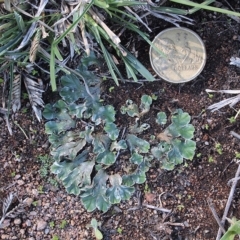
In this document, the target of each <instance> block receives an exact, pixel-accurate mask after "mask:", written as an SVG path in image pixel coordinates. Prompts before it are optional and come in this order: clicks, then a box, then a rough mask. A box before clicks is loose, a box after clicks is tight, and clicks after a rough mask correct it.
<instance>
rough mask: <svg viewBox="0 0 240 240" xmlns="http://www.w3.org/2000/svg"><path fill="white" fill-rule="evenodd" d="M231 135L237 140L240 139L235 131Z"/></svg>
mask: <svg viewBox="0 0 240 240" xmlns="http://www.w3.org/2000/svg"><path fill="white" fill-rule="evenodd" d="M230 134H231V135H233V136H234V137H235V138H237V139H240V135H239V134H237V133H235V132H234V131H231V132H230Z"/></svg>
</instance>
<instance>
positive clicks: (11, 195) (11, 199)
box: [2, 193, 15, 216]
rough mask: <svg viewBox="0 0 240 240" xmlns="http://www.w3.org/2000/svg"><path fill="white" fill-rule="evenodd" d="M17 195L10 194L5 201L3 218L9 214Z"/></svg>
mask: <svg viewBox="0 0 240 240" xmlns="http://www.w3.org/2000/svg"><path fill="white" fill-rule="evenodd" d="M14 197H15V195H14V194H13V193H10V194H9V195H8V197H7V198H6V199H5V200H4V201H3V208H2V213H3V216H5V215H6V214H7V211H8V209H9V207H10V205H11V203H12V201H13V199H14Z"/></svg>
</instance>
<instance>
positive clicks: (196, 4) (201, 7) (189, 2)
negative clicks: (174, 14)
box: [170, 0, 240, 17]
mask: <svg viewBox="0 0 240 240" xmlns="http://www.w3.org/2000/svg"><path fill="white" fill-rule="evenodd" d="M170 1H171V2H175V3H180V4H184V5H188V6H192V7H196V8H200V9H205V10H209V11H214V12H219V13H223V14H229V15H234V16H237V17H240V13H238V12H233V11H230V10H226V9H221V8H217V7H211V6H207V5H206V4H199V3H194V2H191V1H188V0H170Z"/></svg>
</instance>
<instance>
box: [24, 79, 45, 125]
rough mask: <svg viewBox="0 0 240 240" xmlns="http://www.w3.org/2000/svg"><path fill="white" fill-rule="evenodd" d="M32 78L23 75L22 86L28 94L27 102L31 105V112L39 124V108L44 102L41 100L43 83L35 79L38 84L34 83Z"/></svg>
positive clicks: (40, 116) (40, 115) (40, 113)
mask: <svg viewBox="0 0 240 240" xmlns="http://www.w3.org/2000/svg"><path fill="white" fill-rule="evenodd" d="M33 79H35V78H34V77H33V76H31V78H30V77H29V76H27V75H24V84H25V87H26V89H27V92H28V96H29V100H30V103H31V105H32V108H33V111H34V112H35V115H36V117H37V119H38V121H39V122H40V121H41V119H42V111H41V109H40V107H44V102H43V100H42V93H43V92H44V90H43V83H42V80H41V79H37V80H38V82H36V81H34V80H33Z"/></svg>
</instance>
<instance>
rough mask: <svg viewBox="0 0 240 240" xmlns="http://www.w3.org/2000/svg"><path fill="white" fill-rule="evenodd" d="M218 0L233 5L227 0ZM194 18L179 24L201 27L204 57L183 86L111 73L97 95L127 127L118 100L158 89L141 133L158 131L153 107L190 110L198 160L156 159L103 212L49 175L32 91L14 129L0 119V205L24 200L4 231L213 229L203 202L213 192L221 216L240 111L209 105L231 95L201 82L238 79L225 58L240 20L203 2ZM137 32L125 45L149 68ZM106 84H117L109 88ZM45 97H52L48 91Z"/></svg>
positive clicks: (209, 233) (113, 235) (235, 212)
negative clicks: (118, 78) (168, 162)
mask: <svg viewBox="0 0 240 240" xmlns="http://www.w3.org/2000/svg"><path fill="white" fill-rule="evenodd" d="M221 2H222V3H223V4H224V6H226V7H229V6H228V5H226V3H227V1H221ZM232 2H233V1H232ZM236 2H238V1H236ZM232 7H233V9H234V10H235V11H239V10H240V4H239V3H235V5H232ZM191 17H192V18H193V19H194V20H195V25H193V26H184V25H182V26H184V27H188V28H190V29H192V30H193V31H195V32H197V33H198V35H199V36H200V37H201V38H202V39H203V41H204V43H205V45H206V51H207V63H206V66H205V68H204V70H203V72H202V73H201V75H200V76H198V77H197V78H196V79H194V80H193V81H191V82H189V83H185V84H181V85H173V84H172V85H171V84H169V83H167V82H165V81H163V80H160V79H159V80H157V81H155V82H152V83H149V82H145V81H142V82H141V81H140V82H139V83H131V82H128V81H126V82H125V83H121V84H120V86H119V87H117V86H114V83H113V82H111V81H107V82H106V81H105V82H104V83H103V85H102V90H103V91H102V99H104V100H105V102H106V104H112V105H113V106H114V107H115V109H116V110H117V111H118V112H117V124H118V125H123V126H124V125H128V124H129V122H128V121H129V120H128V119H129V118H126V116H125V115H122V114H121V113H120V112H119V109H120V107H121V106H122V105H124V104H125V102H126V100H127V99H131V100H133V101H134V102H136V103H139V102H140V99H141V96H142V95H143V94H148V95H153V94H155V95H156V96H157V97H158V98H157V100H155V101H154V102H153V105H152V107H151V110H150V116H152V118H151V117H150V118H149V119H145V122H146V123H149V124H150V125H151V129H150V130H148V131H146V133H144V134H145V135H146V136H150V135H152V134H157V133H159V132H160V131H161V129H158V128H159V127H158V126H155V124H154V121H153V120H152V119H153V118H155V116H156V114H157V112H159V111H165V112H166V113H167V114H169V113H170V112H171V111H174V110H175V109H177V108H181V109H183V110H184V111H186V112H188V113H189V114H190V115H191V117H192V121H191V123H192V124H193V125H194V127H195V129H196V131H195V134H194V140H195V141H196V143H197V150H196V154H195V157H194V159H193V160H192V161H186V162H185V164H183V165H181V166H178V167H176V168H175V170H173V171H165V170H161V169H160V168H159V167H158V166H157V164H155V165H154V164H153V165H152V168H151V169H150V170H149V172H148V174H147V181H146V183H145V184H142V185H139V186H136V193H135V194H134V196H133V197H132V198H131V200H130V201H126V202H122V203H120V204H118V205H115V206H113V207H112V208H111V209H110V210H109V211H108V212H106V213H104V214H102V213H101V212H99V211H95V212H93V213H87V212H86V210H85V209H84V208H83V206H82V204H81V201H80V200H79V199H78V198H77V197H75V196H73V195H68V194H67V193H66V192H65V190H64V188H63V187H62V186H61V184H59V183H58V182H57V180H56V179H55V178H54V176H52V175H50V174H49V173H48V172H47V170H48V169H49V166H50V165H51V161H50V160H49V159H48V158H47V156H48V154H49V143H48V141H47V135H46V134H45V133H44V122H43V121H42V122H41V123H39V122H38V121H37V119H36V118H35V117H34V116H33V113H32V110H31V106H30V105H29V103H28V100H26V99H22V109H21V111H20V112H18V113H17V114H15V115H13V116H12V119H11V124H12V128H13V136H10V135H9V133H8V130H7V127H6V124H5V121H4V118H3V117H2V118H0V144H1V151H0V165H1V168H0V209H1V208H2V205H3V201H5V200H6V198H7V196H9V194H10V193H15V194H17V196H18V198H16V199H15V200H14V201H13V204H12V206H11V208H14V207H17V206H19V203H20V202H21V200H25V202H26V205H27V206H26V207H25V208H24V212H23V213H21V214H19V215H17V216H15V217H13V218H6V220H5V221H4V222H3V228H1V229H0V238H1V239H29V240H30V239H31V240H34V239H36V240H37V239H39V240H40V239H54V238H53V237H54V236H58V237H59V239H64V240H65V239H79V240H84V239H85V240H87V239H89V240H90V239H95V238H94V235H93V232H92V229H91V228H89V227H88V224H89V223H90V222H91V219H92V218H96V219H97V221H98V222H100V223H101V226H100V227H99V229H100V230H101V232H102V233H103V235H104V239H106V240H107V239H109V240H110V239H112V240H117V239H123V240H129V239H142V240H144V239H146V240H150V239H161V240H163V239H173V240H178V239H179V240H180V239H196V240H200V239H215V238H216V236H217V232H218V224H217V222H216V220H215V218H214V217H213V214H212V212H211V210H210V208H209V204H208V201H212V203H213V206H214V208H215V210H216V213H217V214H218V216H219V217H220V218H221V217H222V215H223V212H224V209H225V205H226V202H227V199H228V195H229V192H230V186H229V185H228V181H229V180H230V179H232V178H233V177H234V175H235V173H236V170H237V168H238V164H237V163H236V154H235V153H236V152H240V145H239V143H240V142H239V141H240V140H239V139H237V138H235V137H233V136H232V135H231V134H230V132H231V131H234V132H236V133H239V118H237V119H236V121H235V122H233V123H231V122H230V121H229V118H231V117H232V116H235V115H236V110H238V109H239V106H240V105H239V104H237V105H235V109H233V108H230V107H224V108H223V109H221V111H216V112H213V113H212V112H210V111H209V110H207V107H208V106H210V105H211V104H213V103H216V102H219V101H220V100H223V99H225V98H227V97H229V95H226V94H220V93H214V94H211V95H209V94H207V93H206V91H205V90H206V89H214V90H221V89H239V88H240V74H239V73H240V69H238V68H237V67H235V66H231V65H229V63H230V58H231V57H232V56H239V49H240V31H239V23H237V22H236V21H235V20H232V19H231V18H229V17H227V16H225V15H221V14H216V13H212V12H207V11H200V12H197V13H196V14H194V15H192V16H191ZM152 22H154V20H152ZM149 24H150V26H151V24H153V25H152V26H153V28H152V29H154V31H153V32H152V33H151V34H150V39H153V38H154V36H155V35H156V34H158V33H159V32H160V31H162V30H163V29H166V28H167V27H171V25H169V24H168V23H166V22H163V21H160V20H158V21H157V25H156V23H155V24H154V23H151V19H150V20H149ZM135 41H136V42H131V43H130V45H131V44H132V46H133V43H134V44H135V51H136V52H137V53H138V57H139V60H140V61H142V62H143V63H144V65H145V66H147V67H148V69H149V70H150V71H151V72H152V73H153V74H154V72H153V70H152V68H151V65H150V63H149V60H148V59H149V56H148V51H149V46H148V45H147V44H145V43H144V42H143V41H138V40H137V39H135ZM136 52H135V53H136ZM112 86H114V89H113V90H112V91H109V88H111V87H112ZM45 102H46V103H48V102H49V96H47V95H46V96H45ZM19 126H20V127H19ZM219 146H220V147H219ZM219 148H221V150H219ZM43 162H45V165H44V164H43ZM43 165H44V166H43ZM239 197H240V188H239V185H237V188H236V191H235V194H234V198H233V202H232V204H231V208H230V211H229V214H228V217H229V218H232V217H233V216H235V217H236V218H237V219H240V200H239ZM160 207H164V208H167V209H170V210H171V213H170V214H167V213H163V212H162V211H159V208H160ZM0 216H2V212H1V210H0ZM227 227H228V225H225V228H226V229H227ZM55 239H56V238H55Z"/></svg>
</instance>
